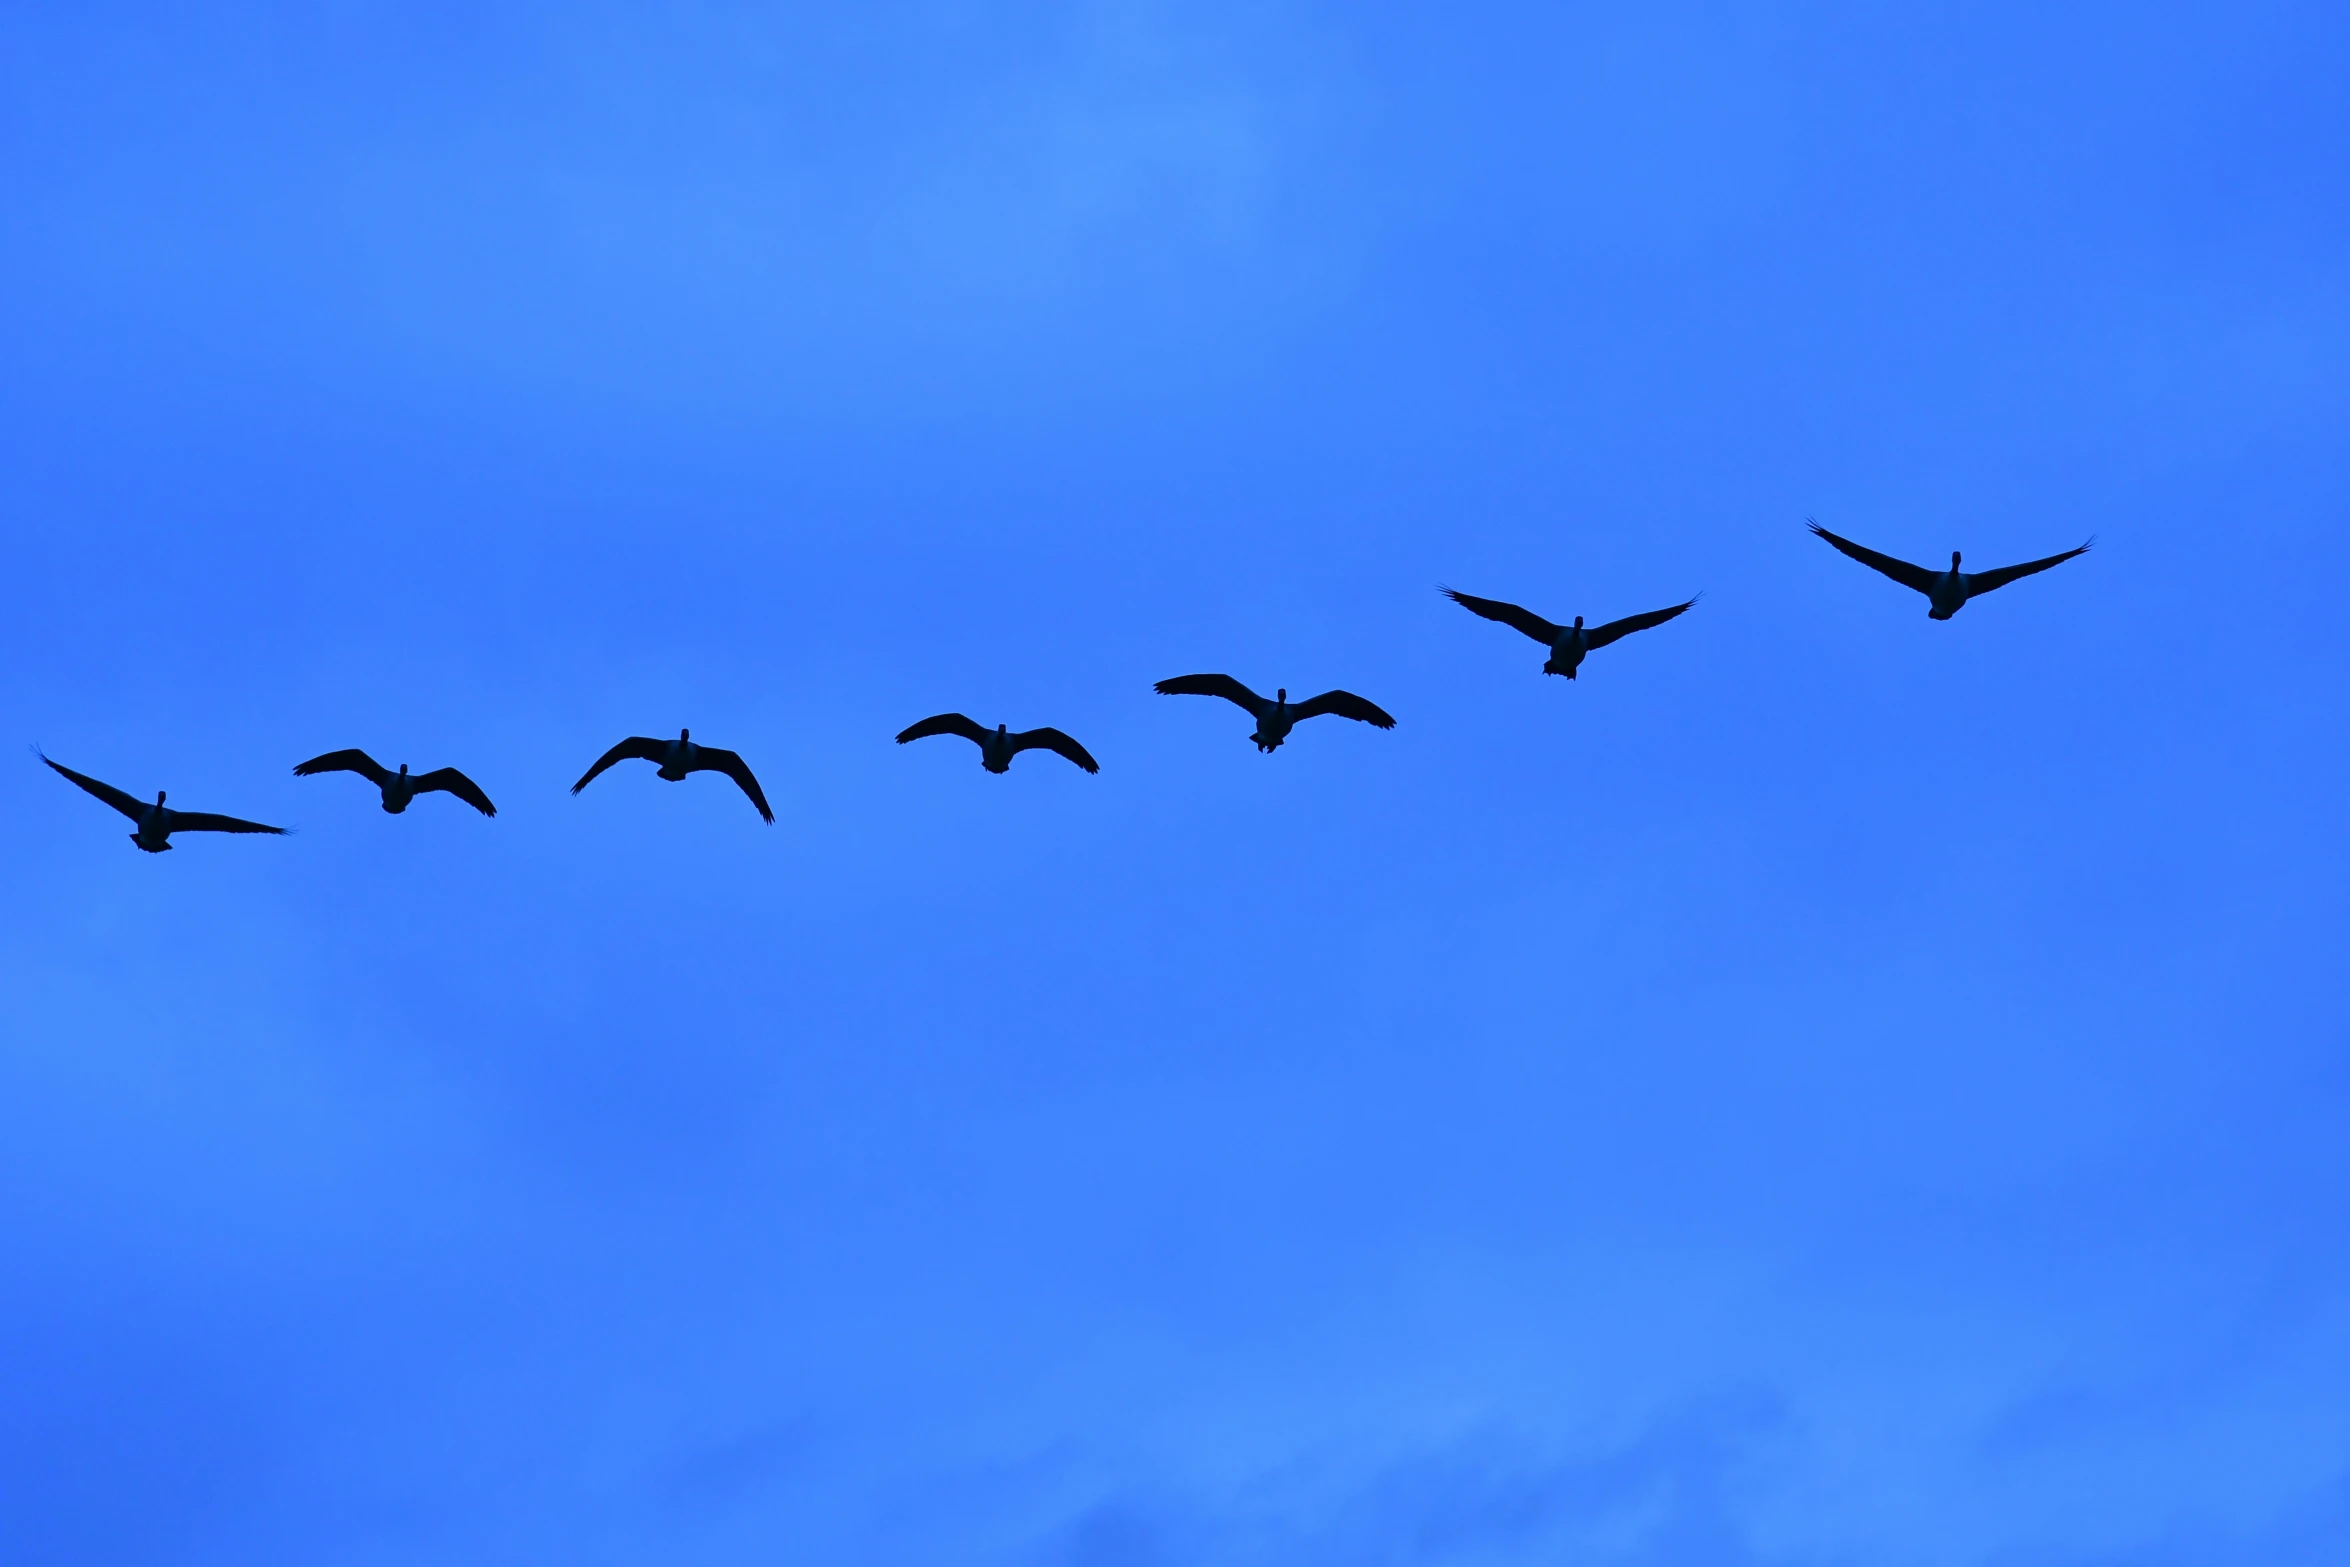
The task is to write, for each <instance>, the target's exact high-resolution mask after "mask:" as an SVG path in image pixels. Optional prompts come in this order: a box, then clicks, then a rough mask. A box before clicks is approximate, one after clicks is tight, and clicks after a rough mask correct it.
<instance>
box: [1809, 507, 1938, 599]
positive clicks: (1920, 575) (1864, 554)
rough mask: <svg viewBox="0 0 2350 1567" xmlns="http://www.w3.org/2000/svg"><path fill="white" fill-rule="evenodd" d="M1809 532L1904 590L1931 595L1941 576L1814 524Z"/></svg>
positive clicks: (1936, 572)
mask: <svg viewBox="0 0 2350 1567" xmlns="http://www.w3.org/2000/svg"><path fill="white" fill-rule="evenodd" d="M1811 531H1812V532H1814V533H1816V534H1818V535H1819V536H1820V537H1821V538H1823V539H1826V540H1827V541H1828V542H1829V543H1830V544H1833V545H1835V546H1836V547H1837V548H1838V549H1840V550H1842V551H1843V552H1844V553H1845V554H1847V555H1849V556H1851V557H1852V558H1853V559H1854V560H1857V561H1859V562H1860V563H1861V564H1862V565H1864V566H1868V567H1871V568H1873V569H1875V570H1877V571H1881V572H1883V573H1884V574H1885V575H1886V576H1888V577H1891V578H1892V579H1893V580H1894V581H1895V582H1898V583H1900V584H1901V585H1902V586H1903V587H1905V588H1915V589H1917V590H1918V591H1919V592H1920V593H1924V594H1928V595H1931V594H1932V593H1933V591H1934V583H1935V582H1936V581H1937V580H1938V579H1939V578H1940V577H1941V575H1942V573H1940V572H1938V571H1929V570H1927V569H1926V568H1925V567H1923V566H1913V565H1911V564H1910V563H1909V562H1908V561H1906V560H1895V559H1894V558H1893V557H1892V556H1890V555H1880V554H1878V553H1877V552H1876V551H1875V550H1873V549H1870V548H1869V547H1868V546H1867V545H1865V544H1855V543H1853V542H1852V541H1851V540H1850V539H1846V538H1840V537H1838V536H1837V535H1835V534H1833V533H1830V532H1829V531H1828V530H1827V529H1825V528H1823V527H1821V526H1820V525H1819V524H1818V523H1816V522H1815V523H1812V525H1811Z"/></svg>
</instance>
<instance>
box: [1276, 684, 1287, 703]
mask: <svg viewBox="0 0 2350 1567" xmlns="http://www.w3.org/2000/svg"><path fill="white" fill-rule="evenodd" d="M1273 700H1274V701H1276V702H1281V703H1287V702H1288V700H1289V687H1287V686H1282V687H1280V688H1278V689H1277V690H1275V691H1274V693H1273Z"/></svg>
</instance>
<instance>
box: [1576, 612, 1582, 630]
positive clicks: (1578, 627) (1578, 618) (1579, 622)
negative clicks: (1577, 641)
mask: <svg viewBox="0 0 2350 1567" xmlns="http://www.w3.org/2000/svg"><path fill="white" fill-rule="evenodd" d="M1575 629H1576V630H1577V631H1580V630H1582V629H1583V617H1582V616H1581V615H1577V616H1576V617H1575Z"/></svg>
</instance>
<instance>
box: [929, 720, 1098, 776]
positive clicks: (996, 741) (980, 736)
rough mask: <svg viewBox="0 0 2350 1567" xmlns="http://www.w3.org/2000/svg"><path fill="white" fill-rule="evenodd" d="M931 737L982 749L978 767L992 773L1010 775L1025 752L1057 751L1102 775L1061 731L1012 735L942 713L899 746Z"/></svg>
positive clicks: (1025, 732)
mask: <svg viewBox="0 0 2350 1567" xmlns="http://www.w3.org/2000/svg"><path fill="white" fill-rule="evenodd" d="M932 735H961V736H962V737H963V738H964V739H966V740H968V741H970V742H971V743H972V744H974V745H976V746H978V747H979V765H980V766H982V767H984V768H986V769H987V770H988V771H989V772H991V773H1008V772H1010V771H1011V770H1012V758H1013V757H1015V756H1018V755H1019V754H1020V753H1021V752H1022V751H1056V752H1058V753H1060V754H1061V755H1062V756H1065V757H1067V758H1068V759H1069V760H1070V761H1072V762H1075V763H1076V764H1077V765H1078V766H1080V767H1082V768H1084V769H1085V770H1086V771H1087V772H1089V773H1098V772H1100V771H1101V766H1100V764H1099V763H1097V762H1095V761H1094V759H1093V758H1092V757H1091V756H1090V755H1088V754H1087V753H1086V749H1085V747H1083V746H1081V745H1079V744H1078V743H1077V742H1076V741H1074V740H1072V739H1070V738H1069V737H1068V736H1067V735H1065V734H1063V733H1061V731H1059V730H1058V729H1023V730H1021V731H1020V732H1019V733H1018V734H1014V733H1012V731H1011V730H1009V729H1007V728H1006V727H1005V726H1004V725H1002V724H998V725H996V726H995V728H994V729H993V730H992V731H991V730H987V729H983V728H981V727H980V726H979V725H977V724H975V723H973V722H972V721H971V720H970V719H968V718H965V717H964V716H963V715H962V714H961V713H940V714H939V715H938V716H936V717H935V718H925V719H923V720H922V722H920V723H918V724H915V725H912V726H911V727H909V728H907V729H905V730H903V731H901V732H900V733H899V735H898V744H900V745H904V744H905V743H906V742H907V741H909V740H927V739H929V738H930V737H931V736H932Z"/></svg>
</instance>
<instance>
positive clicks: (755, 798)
mask: <svg viewBox="0 0 2350 1567" xmlns="http://www.w3.org/2000/svg"><path fill="white" fill-rule="evenodd" d="M687 770H688V771H689V772H696V773H724V774H725V775H726V776H727V777H729V778H731V779H733V780H734V781H735V782H736V783H738V784H741V785H742V790H743V793H745V794H747V795H749V796H750V797H751V803H752V804H753V805H755V806H757V807H758V808H759V817H760V819H761V820H762V821H764V822H766V823H767V825H768V826H770V827H772V826H774V825H775V813H774V812H773V811H771V810H769V809H767V796H765V795H764V794H761V793H760V792H759V780H758V779H756V778H753V777H752V776H751V768H750V764H749V763H747V762H745V761H744V760H743V759H742V758H741V757H739V756H737V755H735V754H734V753H733V752H732V751H721V750H719V749H718V747H716V746H714V745H705V746H701V747H698V748H697V749H696V750H695V752H694V765H693V766H692V767H691V768H689V769H687Z"/></svg>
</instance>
